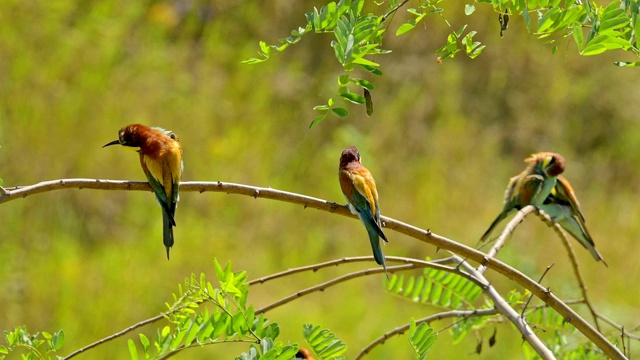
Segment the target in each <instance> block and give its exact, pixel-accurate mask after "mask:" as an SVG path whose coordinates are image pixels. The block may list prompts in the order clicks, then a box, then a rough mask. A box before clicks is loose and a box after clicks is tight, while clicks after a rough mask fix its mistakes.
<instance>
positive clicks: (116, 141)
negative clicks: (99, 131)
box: [103, 140, 120, 148]
mask: <svg viewBox="0 0 640 360" xmlns="http://www.w3.org/2000/svg"><path fill="white" fill-rule="evenodd" d="M111 145H120V140H113V141H112V142H110V143H108V144H106V145H104V146H103V148H106V147H107V146H111Z"/></svg>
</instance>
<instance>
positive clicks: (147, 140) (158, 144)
mask: <svg viewBox="0 0 640 360" xmlns="http://www.w3.org/2000/svg"><path fill="white" fill-rule="evenodd" d="M117 144H120V145H122V146H128V147H132V148H134V149H135V150H136V151H137V152H138V153H139V154H140V165H141V166H142V171H144V174H145V175H146V176H147V179H148V180H149V185H151V189H153V192H154V193H155V195H156V199H157V200H158V203H159V204H160V206H161V207H162V223H163V234H162V235H163V236H162V239H163V242H164V246H165V247H166V248H167V259H169V249H171V247H172V246H173V227H174V226H176V221H175V219H174V216H175V213H176V207H177V205H178V199H179V196H178V191H179V183H180V178H181V177H182V169H183V167H184V165H183V162H182V147H181V146H180V142H179V141H178V138H177V136H176V135H175V134H174V133H172V132H171V131H167V130H164V129H162V128H159V127H149V126H145V125H141V124H133V125H129V126H126V127H124V128H122V129H120V131H119V132H118V139H117V140H114V141H112V142H110V143H108V144H106V145H104V146H103V148H104V147H107V146H111V145H117Z"/></svg>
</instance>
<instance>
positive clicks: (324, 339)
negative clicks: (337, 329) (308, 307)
mask: <svg viewBox="0 0 640 360" xmlns="http://www.w3.org/2000/svg"><path fill="white" fill-rule="evenodd" d="M303 336H304V339H305V340H306V341H307V343H308V344H309V346H310V347H311V349H312V350H313V352H314V353H315V354H316V356H317V357H319V358H321V359H324V360H331V359H336V360H343V359H344V357H343V356H342V354H344V353H345V352H346V351H347V345H346V344H344V343H343V342H342V340H340V338H338V337H336V335H335V334H334V333H332V332H331V331H329V330H327V329H323V328H322V327H320V326H313V325H311V324H305V325H304V330H303Z"/></svg>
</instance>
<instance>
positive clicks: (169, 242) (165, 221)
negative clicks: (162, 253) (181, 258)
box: [162, 209, 173, 260]
mask: <svg viewBox="0 0 640 360" xmlns="http://www.w3.org/2000/svg"><path fill="white" fill-rule="evenodd" d="M162 242H163V243H164V246H165V247H166V248H167V260H169V250H170V249H171V247H172V246H173V225H172V221H171V219H170V218H169V215H167V213H166V212H165V211H164V209H162Z"/></svg>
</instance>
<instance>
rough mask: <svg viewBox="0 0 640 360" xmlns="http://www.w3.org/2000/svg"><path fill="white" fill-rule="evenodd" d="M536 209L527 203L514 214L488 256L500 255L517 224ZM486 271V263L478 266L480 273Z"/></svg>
mask: <svg viewBox="0 0 640 360" xmlns="http://www.w3.org/2000/svg"><path fill="white" fill-rule="evenodd" d="M534 211H536V208H535V207H533V206H531V205H527V206H525V207H524V208H522V210H519V211H518V212H517V213H516V216H514V217H513V219H511V221H509V223H508V224H507V226H505V228H504V230H502V233H500V236H498V238H497V239H496V241H495V243H494V244H493V246H492V247H491V249H490V250H489V252H487V257H489V258H495V257H496V255H498V251H500V249H502V247H503V246H504V244H505V243H506V241H507V237H509V235H511V234H513V232H514V231H516V226H518V225H519V224H520V223H521V222H522V221H523V220H524V218H525V217H526V216H527V215H529V214H530V213H532V212H534ZM485 271H487V267H486V266H484V265H480V266H478V272H479V273H480V274H484V272H485Z"/></svg>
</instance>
